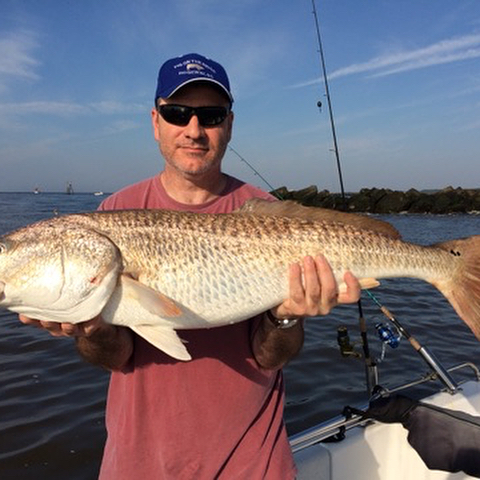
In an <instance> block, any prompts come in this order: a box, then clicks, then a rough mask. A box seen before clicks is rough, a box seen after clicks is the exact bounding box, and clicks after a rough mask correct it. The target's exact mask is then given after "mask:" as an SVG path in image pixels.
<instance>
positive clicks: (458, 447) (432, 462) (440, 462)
mask: <svg viewBox="0 0 480 480" xmlns="http://www.w3.org/2000/svg"><path fill="white" fill-rule="evenodd" d="M364 416H365V417H366V418H373V419H375V420H378V421H380V422H385V423H395V422H398V423H401V424H402V425H403V427H404V428H406V429H407V430H408V442H409V443H410V445H411V446H412V447H413V448H414V449H415V450H416V451H417V453H418V454H419V455H420V457H421V458H422V460H423V461H424V462H425V464H426V465H427V467H428V468H430V469H432V470H443V471H447V472H460V471H463V472H465V473H467V474H468V475H471V476H473V477H476V478H480V417H478V416H473V415H469V414H467V413H464V412H460V411H457V410H450V409H447V408H441V407H438V406H435V405H429V404H426V403H422V402H418V401H416V400H413V399H411V398H408V397H405V396H403V395H394V396H391V397H387V398H379V399H377V400H374V401H372V402H371V403H370V407H369V409H368V410H367V411H366V413H365V415H364Z"/></svg>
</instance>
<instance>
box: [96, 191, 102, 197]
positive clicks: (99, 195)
mask: <svg viewBox="0 0 480 480" xmlns="http://www.w3.org/2000/svg"><path fill="white" fill-rule="evenodd" d="M94 195H95V196H96V197H101V196H102V195H104V193H103V192H94Z"/></svg>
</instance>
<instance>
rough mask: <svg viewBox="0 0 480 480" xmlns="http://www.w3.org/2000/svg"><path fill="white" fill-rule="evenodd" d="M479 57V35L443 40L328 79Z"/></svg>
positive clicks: (345, 69) (379, 58) (335, 73)
mask: <svg viewBox="0 0 480 480" xmlns="http://www.w3.org/2000/svg"><path fill="white" fill-rule="evenodd" d="M477 57H480V34H471V35H464V36H461V37H456V38H451V39H448V40H441V41H439V42H437V43H434V44H432V45H428V46H427V47H422V48H417V49H414V50H410V51H400V52H398V51H397V52H392V53H387V54H384V55H380V56H377V57H374V58H372V59H371V60H368V61H366V62H362V63H354V64H352V65H349V66H347V67H343V68H339V69H337V70H335V71H333V72H332V73H331V74H329V75H328V78H329V79H334V78H340V77H346V76H349V75H358V74H362V73H368V74H370V76H371V77H382V76H386V75H393V74H397V73H401V72H407V71H411V70H418V69H420V68H427V67H432V66H435V65H442V64H446V63H453V62H460V61H463V60H467V59H471V58H477ZM320 81H322V79H318V78H317V79H315V80H309V81H306V82H302V83H298V84H296V85H294V86H293V87H292V88H301V87H307V86H310V85H314V84H316V83H319V82H320Z"/></svg>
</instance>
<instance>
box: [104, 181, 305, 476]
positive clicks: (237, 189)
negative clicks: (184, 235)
mask: <svg viewBox="0 0 480 480" xmlns="http://www.w3.org/2000/svg"><path fill="white" fill-rule="evenodd" d="M253 197H261V198H268V199H271V198H272V197H271V196H270V195H268V194H267V193H265V192H263V191H261V190H259V189H257V188H255V187H253V186H251V185H248V184H245V183H243V182H240V181H239V180H237V179H235V178H233V177H228V182H227V185H226V188H225V190H224V192H223V193H222V195H221V196H220V197H219V198H217V199H215V200H213V201H211V202H209V203H207V204H203V205H193V206H192V205H184V204H180V203H178V202H176V201H175V200H173V199H172V198H170V197H168V195H167V194H166V192H165V190H164V189H163V186H162V184H161V181H160V180H159V176H155V177H152V178H150V179H148V180H145V181H142V182H140V183H137V184H135V185H132V186H130V187H127V188H125V189H123V190H121V191H120V192H118V193H116V194H114V195H112V196H111V197H109V198H107V199H106V200H105V201H104V202H103V203H102V205H101V206H100V208H101V209H102V210H114V209H117V210H118V209H128V208H166V209H173V210H189V211H194V212H205V213H228V212H230V211H232V210H235V209H236V208H239V207H240V206H241V205H242V204H243V203H244V202H245V201H246V200H247V199H249V198H253ZM256 321H258V319H251V320H249V321H245V322H241V323H238V324H235V325H228V326H224V327H218V328H212V329H199V330H182V331H181V332H180V336H181V337H182V339H184V340H186V341H187V342H188V350H189V352H190V354H191V355H192V357H193V360H191V361H190V362H181V361H176V360H174V359H172V358H171V357H169V356H168V355H166V354H164V353H163V352H162V351H160V350H158V349H156V348H155V347H153V346H151V345H150V344H149V343H147V342H145V341H144V340H143V339H142V338H140V337H138V336H136V335H135V337H134V339H135V340H134V341H135V345H134V353H133V358H132V359H131V363H130V365H129V366H128V368H127V369H125V371H123V372H114V373H112V376H111V380H110V388H109V393H108V401H107V410H106V426H107V433H108V437H107V442H106V445H105V451H104V456H103V461H102V467H101V471H100V480H157V479H159V480H193V479H195V480H213V479H225V480H232V479H239V480H243V479H245V480H264V479H267V480H269V479H271V480H279V479H282V480H283V479H285V480H289V479H293V478H295V473H296V469H295V465H294V462H293V457H292V453H291V450H290V446H289V443H288V439H287V434H286V430H285V425H284V421H283V406H284V385H283V376H282V372H281V371H274V370H265V369H262V368H260V367H259V366H258V364H257V363H256V361H255V359H254V358H253V354H252V351H251V347H250V339H251V335H252V329H253V328H254V326H255V322H256Z"/></svg>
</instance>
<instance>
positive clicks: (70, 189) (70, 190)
mask: <svg viewBox="0 0 480 480" xmlns="http://www.w3.org/2000/svg"><path fill="white" fill-rule="evenodd" d="M65 193H66V194H67V195H72V194H73V193H74V192H73V185H72V182H67V186H66V188H65Z"/></svg>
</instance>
